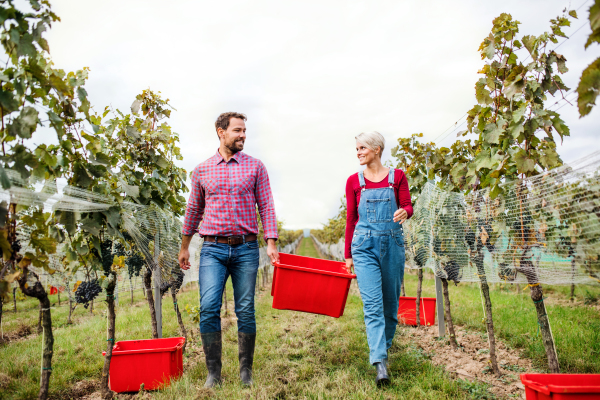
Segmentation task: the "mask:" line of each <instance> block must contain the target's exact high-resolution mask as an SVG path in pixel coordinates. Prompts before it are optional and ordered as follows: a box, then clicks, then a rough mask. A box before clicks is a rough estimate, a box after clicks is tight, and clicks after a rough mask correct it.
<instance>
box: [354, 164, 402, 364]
mask: <svg viewBox="0 0 600 400" xmlns="http://www.w3.org/2000/svg"><path fill="white" fill-rule="evenodd" d="M358 179H359V182H360V187H361V195H360V203H359V205H358V217H359V219H358V223H357V224H356V229H355V230H354V236H353V238H352V259H353V261H354V269H355V271H356V275H357V279H358V288H359V290H360V295H361V297H362V301H363V310H364V314H365V325H366V326H367V340H368V342H369V349H370V354H369V361H370V362H371V364H374V363H376V362H381V361H383V360H384V359H385V358H387V350H388V349H389V348H390V346H391V345H392V340H393V339H394V334H395V333H396V325H397V324H398V301H399V299H400V286H401V284H402V279H403V278H404V237H403V230H402V225H400V224H398V223H395V222H394V221H393V217H394V212H395V211H396V210H397V209H398V208H397V206H396V196H395V195H394V188H393V184H394V169H393V168H390V172H389V178H388V183H389V187H387V188H380V189H366V188H365V177H364V175H363V173H362V172H359V173H358Z"/></svg>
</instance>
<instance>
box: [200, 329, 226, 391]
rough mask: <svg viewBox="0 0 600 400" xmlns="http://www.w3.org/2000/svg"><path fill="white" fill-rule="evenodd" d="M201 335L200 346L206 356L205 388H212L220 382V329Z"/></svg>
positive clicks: (221, 345)
mask: <svg viewBox="0 0 600 400" xmlns="http://www.w3.org/2000/svg"><path fill="white" fill-rule="evenodd" d="M200 336H201V337H202V347H203V348H204V356H205V357H206V369H208V376H207V377H206V383H205V384H204V387H205V388H212V387H215V386H216V385H219V384H220V383H221V352H222V347H223V342H222V341H221V331H219V332H210V333H202V334H200Z"/></svg>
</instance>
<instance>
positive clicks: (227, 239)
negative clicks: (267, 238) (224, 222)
mask: <svg viewBox="0 0 600 400" xmlns="http://www.w3.org/2000/svg"><path fill="white" fill-rule="evenodd" d="M256 239H257V236H256V235H255V234H250V235H246V236H242V235H238V236H210V235H204V241H205V242H216V243H227V244H228V245H230V246H231V245H234V244H241V243H244V242H253V241H255V240H256Z"/></svg>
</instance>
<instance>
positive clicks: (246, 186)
mask: <svg viewBox="0 0 600 400" xmlns="http://www.w3.org/2000/svg"><path fill="white" fill-rule="evenodd" d="M255 182H256V175H255V174H254V173H247V174H243V175H242V176H241V177H240V178H239V180H238V182H237V185H236V189H237V192H238V193H241V194H247V193H254V187H255Z"/></svg>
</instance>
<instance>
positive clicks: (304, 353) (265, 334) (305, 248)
mask: <svg viewBox="0 0 600 400" xmlns="http://www.w3.org/2000/svg"><path fill="white" fill-rule="evenodd" d="M298 254H300V255H305V256H312V257H314V256H316V248H315V247H314V244H313V242H312V239H310V238H305V239H303V240H302V243H301V244H300V248H299V252H298ZM353 287H354V285H353ZM271 301H272V300H271V297H270V296H269V295H268V294H267V293H263V294H262V296H261V297H260V299H259V301H258V303H257V310H256V311H257V312H256V315H257V326H258V331H259V334H258V336H257V347H256V348H257V350H256V357H255V368H254V380H255V382H256V384H255V385H254V387H252V388H242V386H241V385H240V383H239V378H238V368H239V364H238V361H237V333H236V330H235V328H234V327H232V329H229V330H228V331H227V332H226V333H225V334H224V348H223V355H224V360H223V379H224V382H223V384H222V385H221V387H219V388H216V389H214V390H208V389H202V384H203V382H204V379H205V377H206V368H205V366H204V364H203V363H202V362H199V363H197V364H196V365H194V366H193V367H192V368H191V370H190V371H188V372H187V373H186V374H184V376H183V377H182V378H181V379H180V380H179V381H177V383H176V384H174V385H172V386H171V387H169V388H167V389H165V390H164V391H162V392H156V393H154V396H153V398H156V399H180V398H181V399H186V398H190V399H193V398H220V399H242V398H244V399H245V398H257V399H287V398H305V399H365V398H369V399H467V398H472V395H471V392H472V391H478V392H482V393H483V392H487V391H486V389H485V386H484V385H481V384H469V385H467V386H465V384H464V382H462V381H454V380H452V379H450V378H449V377H448V376H447V375H446V374H445V373H444V372H443V370H442V369H441V368H439V367H436V366H434V365H432V364H431V363H430V362H429V360H428V356H427V355H426V354H424V353H423V351H422V350H421V349H419V348H417V347H416V346H414V345H406V344H402V343H401V341H400V340H399V339H398V340H396V341H395V342H394V345H393V346H392V349H391V353H390V373H391V375H392V378H393V380H392V382H393V383H392V385H391V386H390V387H388V388H386V389H378V388H377V387H376V385H375V369H374V367H373V366H371V365H370V364H369V357H368V355H369V349H368V346H367V338H366V332H365V326H364V322H363V313H362V302H361V300H360V297H359V296H358V294H357V293H356V291H353V292H352V293H351V294H350V295H349V296H348V302H347V304H346V309H345V312H344V316H343V317H342V318H339V319H335V318H331V317H326V316H321V315H313V314H305V313H298V312H293V311H280V310H274V309H273V308H271ZM481 398H488V397H481Z"/></svg>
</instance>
